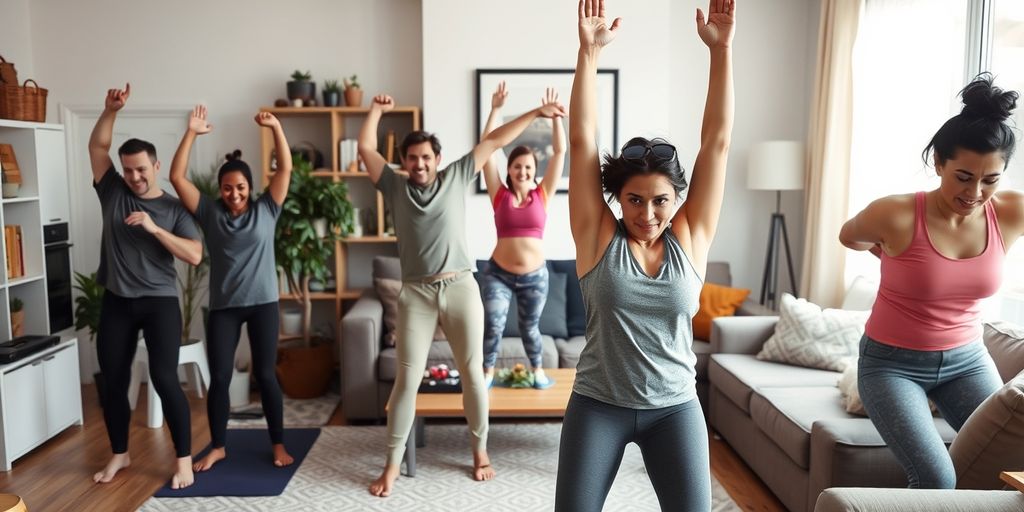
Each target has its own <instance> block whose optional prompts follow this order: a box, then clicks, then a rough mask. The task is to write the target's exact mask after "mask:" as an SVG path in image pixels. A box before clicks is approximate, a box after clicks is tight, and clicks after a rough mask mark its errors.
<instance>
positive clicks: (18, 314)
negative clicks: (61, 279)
mask: <svg viewBox="0 0 1024 512" xmlns="http://www.w3.org/2000/svg"><path fill="white" fill-rule="evenodd" d="M4 186H5V187H6V186H7V185H4ZM22 334H25V310H24V309H23V310H21V311H11V337H12V338H17V337H18V336H21V335H22Z"/></svg>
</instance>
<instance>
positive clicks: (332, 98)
mask: <svg viewBox="0 0 1024 512" xmlns="http://www.w3.org/2000/svg"><path fill="white" fill-rule="evenodd" d="M323 95H324V106H325V107H337V106H338V105H340V104H341V93H340V92H338V91H324V92H323Z"/></svg>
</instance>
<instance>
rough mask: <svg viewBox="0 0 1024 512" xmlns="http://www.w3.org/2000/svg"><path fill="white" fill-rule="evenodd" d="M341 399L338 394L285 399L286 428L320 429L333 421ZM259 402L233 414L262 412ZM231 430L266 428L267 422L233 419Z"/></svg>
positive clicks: (241, 408)
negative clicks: (303, 398) (302, 398)
mask: <svg viewBox="0 0 1024 512" xmlns="http://www.w3.org/2000/svg"><path fill="white" fill-rule="evenodd" d="M340 401H341V397H339V396H338V394H337V393H328V394H326V395H324V396H321V397H317V398H310V399H308V400H299V399H295V398H288V397H284V426H285V427H319V426H321V425H324V424H326V423H327V422H328V421H329V420H330V419H331V414H334V410H335V409H336V408H337V407H338V402H340ZM262 410H263V409H262V407H261V406H260V403H259V402H253V403H252V404H249V405H247V406H245V407H239V408H238V409H234V410H232V413H235V412H243V411H255V412H262ZM228 427H229V428H266V427H267V421H266V419H264V418H263V417H262V416H260V417H259V418H255V419H238V418H231V419H229V420H228Z"/></svg>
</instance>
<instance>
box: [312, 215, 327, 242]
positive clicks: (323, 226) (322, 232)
mask: <svg viewBox="0 0 1024 512" xmlns="http://www.w3.org/2000/svg"><path fill="white" fill-rule="evenodd" d="M313 231H316V236H318V237H320V238H327V219H313Z"/></svg>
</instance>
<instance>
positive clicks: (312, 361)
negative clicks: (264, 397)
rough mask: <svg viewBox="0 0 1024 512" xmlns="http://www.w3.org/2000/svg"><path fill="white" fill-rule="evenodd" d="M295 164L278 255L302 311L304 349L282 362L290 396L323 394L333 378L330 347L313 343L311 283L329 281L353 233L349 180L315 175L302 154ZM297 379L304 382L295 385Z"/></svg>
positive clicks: (286, 352) (289, 352) (284, 355)
mask: <svg viewBox="0 0 1024 512" xmlns="http://www.w3.org/2000/svg"><path fill="white" fill-rule="evenodd" d="M292 162H293V163H292V166H293V168H292V175H291V183H290V184H289V186H288V198H287V199H285V201H284V204H283V205H281V216H280V218H278V220H277V232H276V236H275V239H274V253H275V256H276V258H277V266H278V267H279V268H280V269H281V271H282V273H283V274H284V276H285V279H287V281H288V287H289V288H290V290H291V293H292V294H293V297H294V298H295V300H296V301H297V302H298V303H299V305H300V307H301V309H302V347H289V348H285V349H282V350H281V351H280V354H279V360H280V362H279V363H278V376H279V378H280V380H281V386H282V388H284V390H285V393H287V394H288V395H289V396H292V397H296V398H298V397H303V396H306V397H308V396H319V395H321V394H323V393H324V392H325V391H326V385H327V384H328V382H329V379H330V370H331V364H330V363H331V357H332V356H331V354H332V352H331V347H330V345H326V344H320V345H319V346H314V345H313V343H312V336H311V324H312V313H313V300H312V295H311V294H310V290H309V281H310V280H311V279H317V280H319V281H321V282H326V281H327V279H328V277H329V275H330V268H331V262H332V258H333V257H334V250H335V245H336V242H337V241H338V240H339V239H341V238H342V237H344V236H346V235H348V233H351V232H352V225H353V220H352V203H351V202H350V201H349V199H348V187H347V186H346V185H345V183H344V182H342V181H332V180H329V179H321V178H318V177H316V176H313V174H312V172H313V166H312V164H311V163H310V162H309V160H307V159H306V158H305V157H303V156H302V155H301V154H299V153H294V154H293V155H292ZM316 219H323V220H324V221H325V222H326V224H327V230H326V232H325V233H323V236H320V235H318V234H317V232H316V228H315V227H314V226H313V224H314V221H315V220H316ZM307 363H308V364H307ZM292 377H297V378H300V379H301V380H302V381H303V382H302V383H296V382H294V381H293V380H292Z"/></svg>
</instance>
